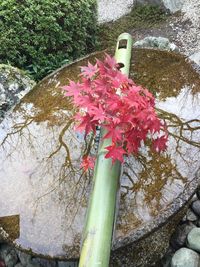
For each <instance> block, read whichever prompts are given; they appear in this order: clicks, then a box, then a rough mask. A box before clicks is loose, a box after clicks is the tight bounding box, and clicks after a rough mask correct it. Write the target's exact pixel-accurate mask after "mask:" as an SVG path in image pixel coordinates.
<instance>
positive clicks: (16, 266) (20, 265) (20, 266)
mask: <svg viewBox="0 0 200 267" xmlns="http://www.w3.org/2000/svg"><path fill="white" fill-rule="evenodd" d="M15 267H24V265H22V264H21V263H20V262H19V263H17V264H16V265H15Z"/></svg>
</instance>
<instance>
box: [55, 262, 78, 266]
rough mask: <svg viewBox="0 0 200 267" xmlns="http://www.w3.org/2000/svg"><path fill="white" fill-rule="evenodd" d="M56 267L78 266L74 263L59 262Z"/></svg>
mask: <svg viewBox="0 0 200 267" xmlns="http://www.w3.org/2000/svg"><path fill="white" fill-rule="evenodd" d="M58 267H78V264H77V263H75V262H66V261H59V262H58Z"/></svg>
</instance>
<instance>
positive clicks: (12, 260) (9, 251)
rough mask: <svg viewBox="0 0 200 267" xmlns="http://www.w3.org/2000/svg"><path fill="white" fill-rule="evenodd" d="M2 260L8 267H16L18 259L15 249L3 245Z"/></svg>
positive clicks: (0, 249) (0, 250) (0, 254)
mask: <svg viewBox="0 0 200 267" xmlns="http://www.w3.org/2000/svg"><path fill="white" fill-rule="evenodd" d="M0 258H1V259H2V260H4V262H5V264H6V267H14V266H15V265H16V263H17V262H18V257H17V253H16V251H15V249H14V248H13V247H11V246H9V245H7V244H3V245H1V247H0Z"/></svg>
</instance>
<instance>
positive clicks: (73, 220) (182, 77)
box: [0, 49, 200, 266]
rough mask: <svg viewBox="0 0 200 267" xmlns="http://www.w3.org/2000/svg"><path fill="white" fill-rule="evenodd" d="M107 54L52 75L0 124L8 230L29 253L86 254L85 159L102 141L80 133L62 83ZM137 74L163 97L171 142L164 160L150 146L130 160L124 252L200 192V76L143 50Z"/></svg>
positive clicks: (124, 188)
mask: <svg viewBox="0 0 200 267" xmlns="http://www.w3.org/2000/svg"><path fill="white" fill-rule="evenodd" d="M102 56H103V53H96V54H92V55H90V56H89V57H87V58H85V59H82V60H80V61H77V62H75V63H73V64H71V65H69V66H66V67H63V68H62V69H59V70H58V71H56V72H54V73H53V74H52V75H50V76H48V77H47V78H45V79H44V80H43V81H42V82H40V83H39V84H38V85H37V86H36V87H35V88H34V89H33V90H32V91H31V92H29V93H28V94H27V95H26V96H25V97H24V98H23V99H22V101H21V103H20V104H18V105H17V106H16V107H15V109H14V110H13V111H12V112H11V113H10V114H9V116H7V117H6V118H5V119H4V120H3V122H2V123H1V125H0V141H1V142H0V143H1V145H0V183H1V194H0V207H1V208H0V225H1V226H2V230H1V231H2V235H3V233H4V238H5V239H7V240H9V241H13V242H14V244H15V245H16V246H18V247H21V248H22V249H24V250H30V251H31V252H32V253H35V254H40V255H44V256H47V257H53V258H60V259H63V258H64V259H68V260H70V259H76V258H78V257H79V249H80V243H81V233H82V230H83V225H84V217H85V213H86V209H87V203H88V197H89V194H90V189H91V181H92V172H89V173H86V174H85V173H83V171H82V169H81V168H80V161H81V155H83V154H84V153H85V151H88V150H90V149H91V147H94V145H93V143H94V142H93V141H94V140H93V139H92V137H91V138H88V139H87V140H84V138H83V136H82V135H81V134H78V133H76V132H75V131H74V121H73V114H74V109H73V106H72V104H71V103H70V99H69V98H64V97H63V94H62V92H61V89H60V86H62V85H65V84H66V83H67V82H68V79H72V80H77V78H78V74H79V72H80V66H82V65H85V64H86V63H87V61H88V60H89V61H90V62H93V61H94V60H95V58H101V57H102ZM130 76H131V77H132V78H133V79H134V80H135V81H136V82H137V83H138V84H141V85H143V86H146V87H147V88H149V90H151V91H152V92H153V93H154V94H155V95H156V98H157V104H156V105H157V112H158V113H159V116H160V117H161V118H163V119H164V120H165V121H166V124H167V128H168V131H169V142H168V149H167V151H166V152H165V153H162V154H156V153H154V152H152V151H151V149H150V148H148V147H147V148H142V149H141V151H140V153H139V155H138V156H137V157H134V156H131V157H129V158H126V161H125V163H124V169H123V175H122V178H121V196H120V204H119V211H118V217H117V222H116V231H115V238H114V240H113V250H117V251H119V252H120V249H121V248H122V247H124V246H125V247H126V246H128V245H130V244H131V243H134V242H137V240H141V239H142V238H145V236H147V235H149V234H150V233H151V232H155V231H156V229H159V227H161V226H162V225H164V224H165V223H167V222H168V220H169V218H172V216H173V215H174V216H175V214H177V213H178V212H179V210H181V208H182V207H183V206H184V205H185V204H186V203H187V201H188V200H189V199H190V197H191V196H192V194H193V192H194V190H195V188H196V187H197V183H198V181H199V167H200V76H199V73H198V70H196V69H195V68H193V67H192V65H191V64H190V63H189V62H187V60H186V59H185V58H184V57H183V56H182V55H178V54H173V53H169V52H163V51H155V50H145V49H134V50H133V53H132V64H131V74H130ZM6 233H7V234H8V235H7V234H6ZM113 266H131V265H130V264H129V265H128V264H127V265H126V264H124V265H122V264H121V265H120V264H119V265H117V263H116V264H114V265H113ZM134 266H135V265H134ZM138 266H139V265H138ZM148 266H150V265H148Z"/></svg>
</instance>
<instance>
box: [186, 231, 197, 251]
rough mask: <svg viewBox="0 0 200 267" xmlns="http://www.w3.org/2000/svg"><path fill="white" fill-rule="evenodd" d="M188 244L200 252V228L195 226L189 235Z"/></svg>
mask: <svg viewBox="0 0 200 267" xmlns="http://www.w3.org/2000/svg"><path fill="white" fill-rule="evenodd" d="M187 246H188V247H189V248H191V249H194V250H196V251H198V252H200V228H198V227H196V228H193V229H192V230H191V231H190V232H189V234H188V236H187Z"/></svg>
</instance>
